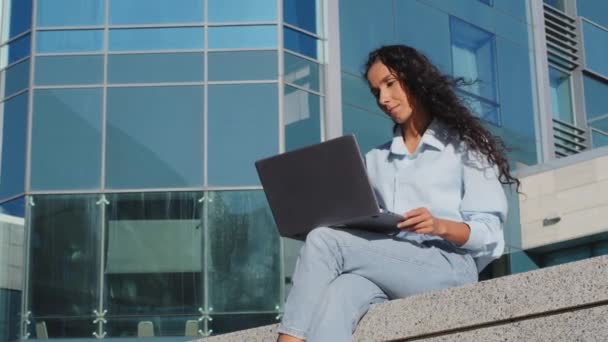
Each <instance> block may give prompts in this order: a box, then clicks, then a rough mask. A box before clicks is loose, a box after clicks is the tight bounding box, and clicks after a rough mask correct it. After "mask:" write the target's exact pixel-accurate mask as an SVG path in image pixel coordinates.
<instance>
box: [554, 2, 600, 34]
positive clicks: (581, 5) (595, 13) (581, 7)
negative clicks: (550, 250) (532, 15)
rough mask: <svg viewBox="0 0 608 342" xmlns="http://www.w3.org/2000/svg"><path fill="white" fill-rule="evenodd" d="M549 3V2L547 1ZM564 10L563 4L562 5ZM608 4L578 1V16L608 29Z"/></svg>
mask: <svg viewBox="0 0 608 342" xmlns="http://www.w3.org/2000/svg"><path fill="white" fill-rule="evenodd" d="M545 2H547V0H545ZM550 2H562V3H563V2H564V0H552V1H550ZM562 9H563V4H562ZM606 13H608V2H606V1H597V0H576V14H577V15H580V16H581V17H585V18H588V19H590V20H592V21H593V22H596V23H598V24H600V25H602V26H604V27H608V16H606Z"/></svg>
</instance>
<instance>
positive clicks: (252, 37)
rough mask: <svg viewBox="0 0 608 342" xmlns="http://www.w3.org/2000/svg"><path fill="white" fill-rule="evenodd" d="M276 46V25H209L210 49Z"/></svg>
mask: <svg viewBox="0 0 608 342" xmlns="http://www.w3.org/2000/svg"><path fill="white" fill-rule="evenodd" d="M276 47H277V27H276V26H275V25H263V26H222V27H209V48H210V49H237V48H276Z"/></svg>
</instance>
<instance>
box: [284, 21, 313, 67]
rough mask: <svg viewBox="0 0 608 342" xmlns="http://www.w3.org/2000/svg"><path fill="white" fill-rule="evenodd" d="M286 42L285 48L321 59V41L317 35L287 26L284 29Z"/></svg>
mask: <svg viewBox="0 0 608 342" xmlns="http://www.w3.org/2000/svg"><path fill="white" fill-rule="evenodd" d="M283 34H284V35H285V37H284V43H285V48H286V49H289V50H291V51H294V52H297V53H300V54H302V55H304V56H307V57H310V58H314V59H320V58H321V53H320V52H319V51H320V48H321V42H319V41H318V40H317V39H316V38H315V37H312V36H309V35H307V34H304V33H302V32H298V31H296V30H292V29H290V28H287V27H286V28H285V29H284V30H283Z"/></svg>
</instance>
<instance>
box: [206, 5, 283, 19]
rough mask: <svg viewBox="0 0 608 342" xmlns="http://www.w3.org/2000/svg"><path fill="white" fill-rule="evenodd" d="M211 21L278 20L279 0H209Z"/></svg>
mask: <svg viewBox="0 0 608 342" xmlns="http://www.w3.org/2000/svg"><path fill="white" fill-rule="evenodd" d="M207 6H208V9H209V18H208V20H209V22H212V23H215V22H251V21H275V20H277V0H256V1H251V0H209V3H208V5H207Z"/></svg>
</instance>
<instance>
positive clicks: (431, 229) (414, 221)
mask: <svg viewBox="0 0 608 342" xmlns="http://www.w3.org/2000/svg"><path fill="white" fill-rule="evenodd" d="M403 216H404V217H405V220H404V221H402V222H401V223H399V224H398V225H397V227H399V228H401V229H403V230H405V231H410V232H413V233H417V234H428V235H437V236H440V237H442V238H443V239H445V240H448V241H451V242H453V243H455V244H456V245H458V246H462V245H464V244H465V243H466V242H467V241H468V240H469V236H470V235H471V228H470V227H469V225H468V224H466V223H464V222H456V221H450V220H444V219H438V218H436V217H433V215H431V213H430V211H429V210H428V209H427V208H417V209H414V210H410V211H408V212H407V213H405V214H404V215H403Z"/></svg>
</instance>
